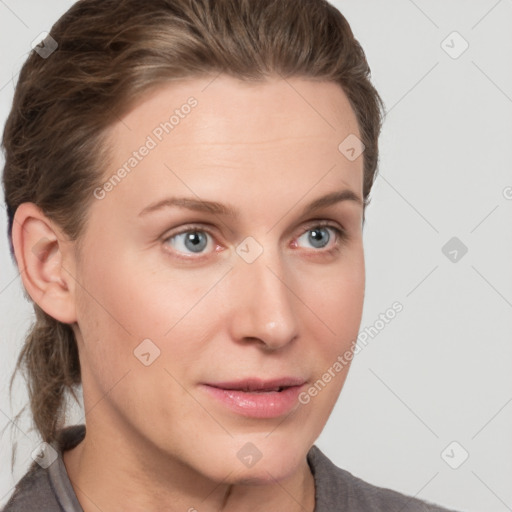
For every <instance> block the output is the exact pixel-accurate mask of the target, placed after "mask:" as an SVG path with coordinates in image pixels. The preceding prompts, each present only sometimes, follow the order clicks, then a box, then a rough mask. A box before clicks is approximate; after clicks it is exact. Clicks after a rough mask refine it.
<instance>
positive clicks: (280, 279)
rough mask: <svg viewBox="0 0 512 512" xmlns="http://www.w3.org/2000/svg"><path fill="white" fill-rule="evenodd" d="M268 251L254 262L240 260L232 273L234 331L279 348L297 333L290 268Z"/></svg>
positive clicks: (240, 338) (239, 338)
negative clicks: (271, 255)
mask: <svg viewBox="0 0 512 512" xmlns="http://www.w3.org/2000/svg"><path fill="white" fill-rule="evenodd" d="M285 270H286V269H284V268H283V264H282V262H281V260H280V258H279V257H270V256H269V255H268V254H266V253H265V252H264V253H263V254H262V255H261V256H260V257H259V258H258V259H257V260H256V261H254V262H252V263H246V262H245V261H243V260H239V261H238V262H237V264H236V267H235V269H233V272H232V273H231V276H230V279H231V286H232V289H231V293H230V299H231V300H232V302H231V304H232V310H231V313H232V314H231V315H230V316H231V319H230V325H231V335H232V337H233V339H235V340H237V341H240V342H254V343H259V344H260V345H261V346H262V348H265V349H268V350H277V349H279V348H282V347H284V346H286V345H287V344H288V343H290V342H291V341H292V340H294V339H295V338H296V337H297V335H298V322H297V314H296V310H295V306H296V304H297V302H298V299H297V298H296V297H295V295H294V293H293V286H292V283H291V282H290V278H289V277H287V276H289V275H290V272H286V271H285Z"/></svg>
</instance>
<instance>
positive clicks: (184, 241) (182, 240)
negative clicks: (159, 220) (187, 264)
mask: <svg viewBox="0 0 512 512" xmlns="http://www.w3.org/2000/svg"><path fill="white" fill-rule="evenodd" d="M209 236H210V235H209V234H208V233H206V232H205V231H199V230H196V231H194V230H190V231H183V232H181V233H177V234H176V235H173V236H171V237H169V238H168V239H167V240H168V241H169V245H171V246H172V247H173V248H174V249H176V250H177V251H179V252H185V253H186V252H187V251H190V252H192V253H194V254H198V253H201V252H203V251H204V249H205V248H206V247H207V245H208V237H209Z"/></svg>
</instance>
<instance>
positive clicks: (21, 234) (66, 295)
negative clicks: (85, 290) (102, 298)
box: [12, 203, 76, 324]
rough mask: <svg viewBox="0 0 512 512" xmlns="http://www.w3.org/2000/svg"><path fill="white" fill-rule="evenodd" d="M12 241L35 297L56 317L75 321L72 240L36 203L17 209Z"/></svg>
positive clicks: (18, 260) (23, 273) (27, 287)
mask: <svg viewBox="0 0 512 512" xmlns="http://www.w3.org/2000/svg"><path fill="white" fill-rule="evenodd" d="M12 241H13V247H14V254H15V257H16V262H17V264H18V270H19V272H20V275H21V279H22V281H23V286H24V287H25V290H26V291H27V293H28V294H29V295H30V297H31V298H32V300H33V301H34V302H35V303H36V304H37V305H38V306H39V307H40V308H41V309H42V310H43V311H44V312H45V313H47V314H48V315H50V316H51V317H53V318H55V319H56V320H58V321H60V322H63V323H66V324H71V323H74V322H76V308H75V296H74V290H75V286H74V284H75V280H74V279H73V277H72V276H73V275H74V273H75V270H74V269H75V260H74V251H73V246H72V243H71V242H70V241H69V240H68V238H67V237H66V236H65V235H64V233H63V232H62V231H61V230H60V229H59V228H58V226H56V225H55V224H54V223H53V221H51V220H50V219H49V218H48V217H46V215H45V214H44V213H43V212H42V211H41V209H40V208H38V207H37V206H36V205H35V204H34V203H22V204H21V205H20V206H18V208H17V209H16V213H15V215H14V222H13V226H12Z"/></svg>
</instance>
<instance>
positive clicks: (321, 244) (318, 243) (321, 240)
mask: <svg viewBox="0 0 512 512" xmlns="http://www.w3.org/2000/svg"><path fill="white" fill-rule="evenodd" d="M345 238H346V235H345V232H344V231H342V230H341V229H339V228H338V227H335V226H332V225H330V224H326V223H319V224H318V225H315V226H311V227H310V228H308V230H307V231H306V232H305V233H304V234H302V235H301V236H300V237H299V238H297V243H298V244H299V245H300V241H301V240H302V241H305V242H306V243H307V244H310V246H312V247H313V248H314V249H324V248H325V247H327V246H328V245H331V246H332V247H331V248H330V249H327V250H326V252H329V251H333V250H335V249H337V246H338V243H337V242H339V241H340V240H344V239H345ZM294 245H297V244H294Z"/></svg>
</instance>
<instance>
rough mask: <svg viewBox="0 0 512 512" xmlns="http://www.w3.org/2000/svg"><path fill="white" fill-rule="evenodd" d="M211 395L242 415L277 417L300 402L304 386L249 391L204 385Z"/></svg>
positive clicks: (288, 411) (289, 410)
mask: <svg viewBox="0 0 512 512" xmlns="http://www.w3.org/2000/svg"><path fill="white" fill-rule="evenodd" d="M203 387H204V389H205V390H206V392H207V393H209V394H210V395H211V396H213V397H214V398H216V399H217V400H219V401H220V402H222V403H223V404H224V405H225V406H227V407H228V408H230V409H231V410H233V411H235V412H236V413H238V414H240V415H242V416H248V417H250V418H277V417H279V416H283V415H284V414H288V413H290V412H291V411H292V409H293V408H294V406H295V405H296V404H298V396H299V393H300V391H301V389H302V388H303V387H304V386H303V385H302V386H291V387H289V388H286V389H283V391H268V392H267V391H265V392H259V393H257V392H254V391H253V392H247V391H240V390H237V389H221V388H214V387H213V386H208V385H204V386H203Z"/></svg>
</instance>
